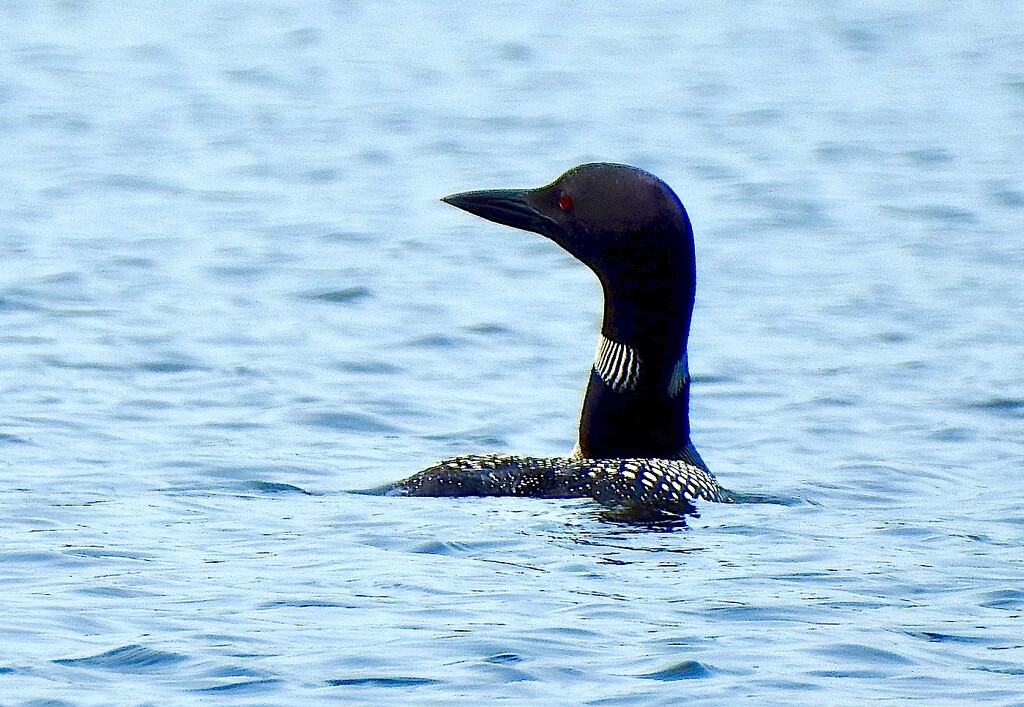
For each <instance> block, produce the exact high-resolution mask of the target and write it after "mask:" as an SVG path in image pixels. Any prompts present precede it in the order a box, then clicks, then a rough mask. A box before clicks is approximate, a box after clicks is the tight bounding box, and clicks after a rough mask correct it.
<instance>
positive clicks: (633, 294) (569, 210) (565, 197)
mask: <svg viewBox="0 0 1024 707" xmlns="http://www.w3.org/2000/svg"><path fill="white" fill-rule="evenodd" d="M443 201H445V202H447V203H449V204H451V205H452V206H457V207H458V208H460V209H463V210H465V211H468V212H470V213H471V214H475V215H477V216H481V217H483V218H485V219H488V220H490V221H494V222H496V223H500V224H504V225H506V226H512V227H514V228H520V229H523V230H526V231H533V232H535V233H539V234H541V235H543V236H546V237H547V238H550V239H551V240H552V241H554V242H555V243H557V244H558V245H560V246H561V247H562V248H564V249H565V250H567V251H568V252H569V253H571V254H572V255H573V256H575V257H576V258H577V259H578V260H580V261H581V262H582V263H584V264H585V265H587V266H588V267H589V268H590V269H591V270H593V271H594V273H595V274H596V275H597V277H598V279H599V280H600V281H601V284H602V287H603V288H604V294H605V318H604V327H603V330H604V333H605V335H607V336H610V337H612V338H613V339H615V340H617V341H622V342H624V343H627V344H631V345H643V344H645V343H648V344H650V343H653V344H654V345H656V346H658V347H659V348H661V349H674V348H676V346H674V345H672V343H671V342H672V341H675V342H676V344H679V343H681V344H682V345H683V346H684V347H685V340H686V336H687V334H688V332H689V324H690V315H691V312H692V309H693V295H694V287H695V269H694V254H693V231H692V229H691V227H690V220H689V218H688V216H687V214H686V210H685V209H684V208H683V205H682V203H681V202H680V201H679V198H678V197H677V196H676V195H675V193H674V192H673V191H672V189H671V188H669V186H668V185H667V184H665V183H664V182H663V181H661V180H660V179H658V178H657V177H655V176H654V175H652V174H650V173H648V172H645V171H643V170H641V169H637V168H636V167H630V166H628V165H622V164H610V163H606V162H597V163H591V164H584V165H580V166H579V167H575V168H573V169H570V170H569V171H568V172H566V173H565V174H563V175H562V176H560V177H559V178H558V179H556V180H555V181H554V182H552V183H551V184H548V185H546V186H543V187H539V188H537V189H494V190H484V191H470V192H463V193H460V194H452V195H451V196H447V197H445V198H444V199H443ZM652 339H653V341H651V340H652ZM671 353H673V354H674V355H677V354H678V351H673V352H671Z"/></svg>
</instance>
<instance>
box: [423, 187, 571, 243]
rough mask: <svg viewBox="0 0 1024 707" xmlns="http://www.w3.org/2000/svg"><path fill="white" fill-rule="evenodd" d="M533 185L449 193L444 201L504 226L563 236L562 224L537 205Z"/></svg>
mask: <svg viewBox="0 0 1024 707" xmlns="http://www.w3.org/2000/svg"><path fill="white" fill-rule="evenodd" d="M532 193H533V192H532V191H531V190H529V189H488V190H484V191H466V192H462V193H460V194H452V195H450V196H446V197H444V198H443V199H441V201H443V202H445V203H446V204H451V205H452V206H455V207H458V208H460V209H462V210H463V211H468V212H469V213H471V214H473V215H475V216H479V217H481V218H485V219H487V220H488V221H494V222H495V223H500V224H502V225H504V226H512V228H521V229H522V230H524V231H533V232H534V233H539V234H541V235H542V236H547V237H548V238H553V239H555V240H556V241H558V240H559V236H560V235H561V234H562V227H561V226H559V225H558V223H556V222H555V221H554V220H553V219H550V218H548V217H547V216H545V215H544V214H542V213H540V212H539V211H537V209H535V208H533V207H532V206H531V205H530V203H529V200H530V196H531V195H532Z"/></svg>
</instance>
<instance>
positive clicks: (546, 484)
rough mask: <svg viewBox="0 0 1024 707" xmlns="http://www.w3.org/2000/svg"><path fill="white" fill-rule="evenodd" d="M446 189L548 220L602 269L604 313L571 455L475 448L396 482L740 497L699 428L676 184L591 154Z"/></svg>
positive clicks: (690, 275)
mask: <svg viewBox="0 0 1024 707" xmlns="http://www.w3.org/2000/svg"><path fill="white" fill-rule="evenodd" d="M443 201H445V202H447V203H449V204H451V205H452V206H456V207H458V208H460V209H463V210H465V211H468V212H470V213H472V214H475V215H477V216H481V217H483V218H485V219H488V220H490V221H494V222H496V223H500V224H504V225H507V226H512V227H514V228H519V229H523V230H526V231H533V232H535V233H539V234H541V235H543V236H545V237H547V238H549V239H551V240H552V241H554V242H555V243H557V244H558V245H560V246H561V247H562V248H564V249H565V250H567V251H568V252H569V253H571V254H572V255H573V256H575V257H576V258H577V259H578V260H580V261H581V262H582V263H583V264H584V265H586V266H588V267H589V268H590V269H591V270H592V271H593V272H594V273H595V274H596V275H597V277H598V279H599V280H600V282H601V287H602V290H603V292H604V318H603V323H602V326H601V336H600V339H599V342H598V347H597V352H596V354H595V358H594V365H593V368H592V369H591V373H590V381H589V383H588V385H587V390H586V395H585V397H584V401H583V412H582V415H581V419H580V426H579V437H578V441H577V444H576V448H575V449H574V450H573V451H572V453H571V454H570V455H569V456H567V457H553V458H542V457H518V456H508V455H497V454H485V455H468V456H461V457H455V458H453V459H448V460H446V461H443V462H440V463H438V464H437V465H435V466H432V467H430V468H429V469H425V470H424V471H422V472H420V473H418V474H415V475H414V476H411V477H409V478H408V479H405V480H404V481H400V482H398V483H396V484H393V485H392V486H390V487H388V488H387V489H386V491H387V492H388V493H392V494H401V495H414V496H535V497H544V498H571V497H591V498H594V499H595V500H597V501H598V502H601V503H603V504H606V505H613V506H626V507H633V508H638V509H641V510H652V511H669V512H689V511H692V510H693V506H692V502H693V501H695V500H697V499H704V500H708V501H721V502H729V501H732V500H733V499H732V496H731V494H730V493H729V492H728V491H726V490H724V489H723V488H722V487H721V486H719V485H718V482H717V481H716V480H715V477H714V476H713V475H712V474H711V472H710V471H709V470H708V468H707V466H706V465H705V464H704V461H703V460H702V459H701V458H700V455H699V454H698V453H697V450H696V449H695V448H694V446H693V444H692V443H691V441H690V416H689V400H690V375H689V370H688V367H687V360H686V342H687V338H688V336H689V332H690V318H691V315H692V313H693V300H694V292H695V288H696V267H695V263H694V245H693V231H692V229H691V226H690V220H689V217H688V216H687V214H686V210H685V209H684V208H683V205H682V203H681V202H680V201H679V198H678V197H677V196H676V195H675V193H674V192H673V191H672V189H670V188H669V187H668V185H667V184H665V183H664V182H662V181H661V180H660V179H658V178H657V177H655V176H654V175H652V174H649V173H647V172H644V171H643V170H640V169H637V168H635V167H629V166H626V165H619V164H609V163H592V164H584V165H581V166H579V167H576V168H574V169H571V170H569V171H568V172H566V173H565V174H563V175H562V176H561V177H559V178H558V179H556V180H555V181H554V182H552V183H551V184H548V185H547V186H543V187H540V188H537V189H522V190H513V189H499V190H486V191H472V192H463V193H460V194H453V195H451V196H447V197H445V198H444V199H443Z"/></svg>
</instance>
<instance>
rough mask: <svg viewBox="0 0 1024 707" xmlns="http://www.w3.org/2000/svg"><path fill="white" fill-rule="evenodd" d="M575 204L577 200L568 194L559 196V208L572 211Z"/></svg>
mask: <svg viewBox="0 0 1024 707" xmlns="http://www.w3.org/2000/svg"><path fill="white" fill-rule="evenodd" d="M575 205H576V202H575V201H573V198H572V197H571V196H569V195H568V194H562V195H561V196H559V197H558V208H560V209H561V210H562V211H572V207H573V206H575Z"/></svg>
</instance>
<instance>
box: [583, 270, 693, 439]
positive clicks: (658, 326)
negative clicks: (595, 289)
mask: <svg viewBox="0 0 1024 707" xmlns="http://www.w3.org/2000/svg"><path fill="white" fill-rule="evenodd" d="M691 252H692V251H691ZM692 263H693V260H692V256H691V257H690V258H688V259H687V258H683V259H682V261H681V262H680V261H676V262H675V263H672V262H668V263H662V265H661V266H659V267H655V268H652V272H650V273H649V274H650V275H651V277H649V278H644V279H640V280H622V279H613V278H607V277H601V278H600V279H601V281H602V286H603V289H604V294H605V308H604V321H603V323H602V326H601V338H600V341H599V343H598V349H597V354H596V355H595V359H594V368H593V370H592V372H591V376H590V382H589V384H588V386H587V392H586V397H585V398H584V401H583V414H582V417H581V420H580V434H579V443H578V445H579V451H580V453H581V454H582V455H583V456H584V457H589V458H627V457H645V458H652V457H655V458H657V457H662V458H667V457H674V456H677V455H679V454H680V453H682V451H683V450H684V449H685V448H686V446H687V445H688V444H689V441H690V409H689V408H690V405H689V399H690V376H689V371H688V366H687V356H686V343H687V338H688V336H689V330H690V319H691V316H692V314H693V297H694V287H695V278H694V274H693V272H694V271H693V265H692ZM659 270H667V272H659ZM657 276H661V277H657Z"/></svg>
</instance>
